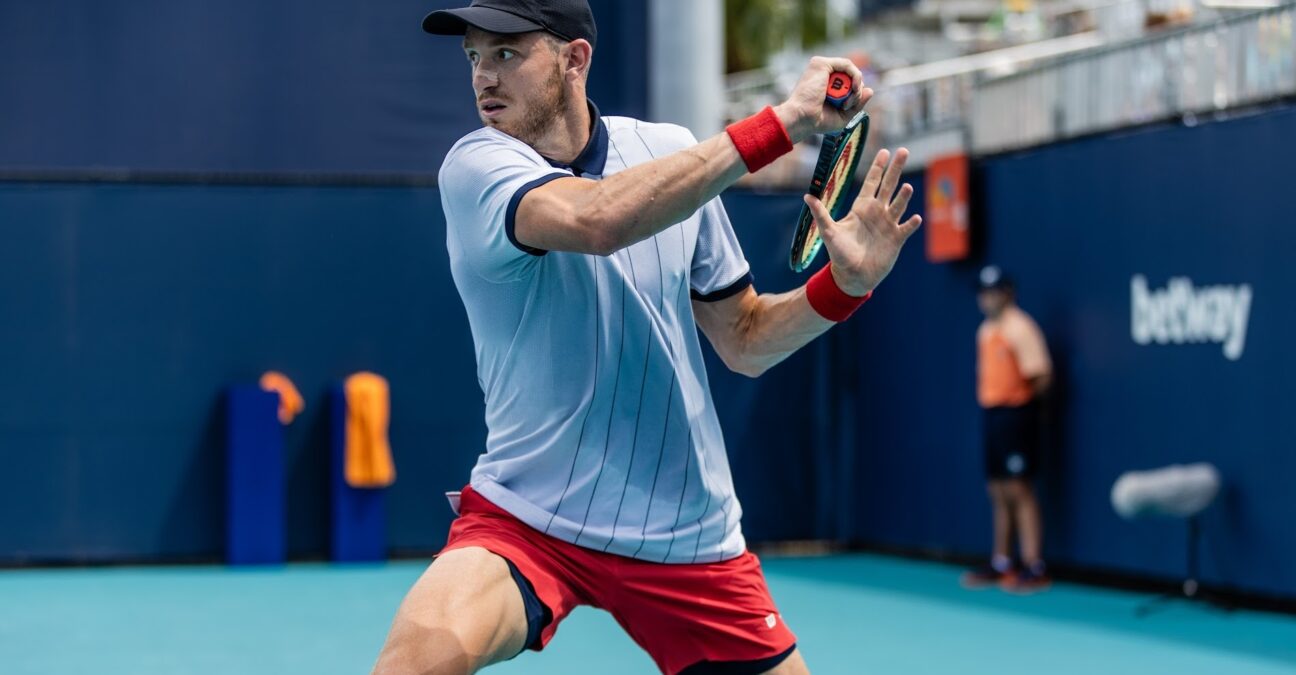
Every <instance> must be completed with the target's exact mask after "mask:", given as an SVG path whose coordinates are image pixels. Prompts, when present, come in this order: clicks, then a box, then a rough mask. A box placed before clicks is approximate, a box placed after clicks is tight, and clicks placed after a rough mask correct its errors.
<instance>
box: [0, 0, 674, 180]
mask: <svg viewBox="0 0 1296 675" xmlns="http://www.w3.org/2000/svg"><path fill="white" fill-rule="evenodd" d="M466 4H467V2H466V1H460V0H388V1H386V2H354V1H351V0H313V1H312V2H296V1H282V0H280V1H276V2H267V1H265V0H226V1H225V2H219V3H212V2H205V1H204V0H144V1H137V2H129V3H120V2H107V3H105V2H94V1H92V0H42V1H41V2H4V3H0V92H2V93H3V104H2V105H0V169H7V170H11V171H14V170H21V171H37V170H39V171H71V170H75V171H85V170H96V171H103V170H123V171H126V170H129V171H133V172H177V171H178V172H205V173H211V172H253V173H285V172H286V173H298V172H304V173H312V174H374V173H379V174H389V173H399V174H414V175H419V176H428V177H431V176H435V174H436V171H437V168H438V167H439V166H440V163H441V158H442V157H444V156H445V153H446V151H447V150H449V149H450V146H451V145H452V144H453V143H454V141H456V140H457V139H458V138H459V137H460V136H462V135H463V134H465V133H467V132H468V131H471V130H472V129H474V128H476V127H477V126H479V123H478V122H477V118H476V113H475V110H474V105H473V95H472V89H471V83H470V78H469V70H468V64H467V61H466V60H465V59H464V56H463V52H462V50H461V48H460V41H459V39H458V38H453V37H434V36H430V35H427V34H425V33H424V32H423V31H422V29H421V28H420V27H419V23H420V21H421V20H422V18H423V15H424V14H425V13H427V12H428V11H430V10H432V9H442V8H446V7H458V6H463V5H466ZM591 4H592V6H593V8H594V10H595V12H596V18H597V20H598V21H599V24H600V36H601V40H600V47H599V49H598V56H597V58H596V61H595V67H594V70H593V72H592V74H591V81H590V93H591V96H593V97H594V99H595V100H597V101H598V102H599V103H600V104H601V105H602V106H603V109H604V113H605V114H631V115H639V116H642V115H643V114H644V113H645V112H646V111H647V108H648V104H647V91H648V80H647V36H646V35H645V31H644V30H643V26H644V25H646V20H645V18H644V16H643V15H644V14H645V12H646V11H647V10H646V7H647V4H646V3H645V2H644V1H643V0H634V1H632V2H626V1H625V0H618V1H616V2H613V0H601V1H596V2H593V3H591Z"/></svg>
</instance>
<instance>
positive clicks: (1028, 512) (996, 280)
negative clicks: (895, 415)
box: [963, 265, 1053, 592]
mask: <svg viewBox="0 0 1296 675" xmlns="http://www.w3.org/2000/svg"><path fill="white" fill-rule="evenodd" d="M979 281H980V284H979V290H978V293H977V304H978V305H980V307H981V311H982V313H984V314H985V317H986V318H985V321H983V322H982V323H981V327H980V328H979V329H978V330H977V402H978V403H980V405H981V408H982V409H983V411H984V424H983V430H982V433H983V443H984V449H985V469H986V477H987V480H988V484H987V492H988V493H989V495H990V503H991V505H992V506H993V510H994V554H993V556H992V557H991V559H990V564H989V565H987V566H985V567H983V568H980V569H977V570H973V571H970V572H968V573H967V574H965V575H964V576H963V582H964V585H966V586H969V587H982V586H988V585H992V584H999V585H1000V586H1001V587H1002V588H1004V589H1005V590H1012V591H1019V592H1029V591H1036V590H1042V589H1043V588H1045V587H1047V586H1048V583H1049V578H1048V573H1047V571H1046V570H1045V567H1044V559H1043V557H1042V556H1041V548H1042V545H1043V539H1044V532H1043V530H1044V528H1043V523H1042V520H1041V518H1040V507H1039V502H1038V501H1036V499H1035V490H1034V488H1033V487H1032V485H1031V479H1032V478H1033V477H1034V475H1035V471H1036V469H1037V468H1038V463H1039V441H1040V427H1039V420H1040V405H1039V399H1040V397H1041V396H1042V395H1043V394H1044V392H1045V391H1047V390H1048V388H1049V386H1050V385H1051V383H1052V379H1053V363H1052V361H1051V360H1050V359H1049V353H1048V345H1047V344H1046V343H1045V342H1044V334H1043V333H1042V332H1041V331H1040V329H1039V326H1038V325H1036V323H1035V321H1034V320H1033V319H1031V317H1030V316H1029V315H1028V314H1026V312H1024V311H1022V310H1021V308H1019V307H1018V306H1017V302H1016V292H1015V289H1014V286H1013V282H1012V280H1011V279H1009V278H1008V276H1007V275H1006V274H1004V273H1003V271H1002V270H1000V269H999V268H998V267H995V266H993V265H992V266H989V267H986V268H985V269H983V270H981V275H980V279H979ZM1014 530H1016V532H1017V537H1018V545H1019V547H1020V549H1021V563H1022V564H1021V566H1020V568H1016V567H1014V565H1013V559H1012V556H1011V550H1012V533H1013V531H1014Z"/></svg>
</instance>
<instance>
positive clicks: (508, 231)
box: [504, 173, 571, 256]
mask: <svg viewBox="0 0 1296 675" xmlns="http://www.w3.org/2000/svg"><path fill="white" fill-rule="evenodd" d="M559 178H571V174H568V173H551V174H549V175H548V176H541V177H540V178H537V179H535V180H533V181H531V182H530V183H527V184H526V185H523V186H522V187H520V188H518V189H517V192H514V193H513V196H512V197H511V198H509V203H508V210H506V211H505V212H504V234H505V235H507V236H508V240H509V242H510V243H512V244H513V245H514V246H516V247H517V249H518V250H519V251H522V252H523V253H526V254H529V255H534V256H541V255H544V254H546V253H548V251H546V250H544V249H542V248H535V247H532V246H527V245H526V244H523V243H522V242H520V241H518V240H517V210H518V205H519V204H521V203H522V198H523V197H525V196H526V194H527V193H528V192H530V191H532V190H534V189H536V188H538V187H540V186H541V185H546V184H548V183H550V182H552V181H555V180H558V179H559Z"/></svg>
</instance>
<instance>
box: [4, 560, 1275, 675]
mask: <svg viewBox="0 0 1296 675" xmlns="http://www.w3.org/2000/svg"><path fill="white" fill-rule="evenodd" d="M422 569H423V564H422V563H417V562H398V563H391V564H387V565H379V566H369V567H366V566H359V567H339V566H329V565H323V564H320V565H314V564H308V565H291V566H288V567H284V568H278V569H254V570H235V569H229V568H220V567H149V568H101V569H70V570H69V569H49V570H10V571H0V673H3V674H4V675H35V674H40V675H47V674H63V673H95V675H163V674H165V675H179V674H184V675H216V674H218V673H219V674H222V675H225V674H230V675H233V674H239V675H262V674H264V675H269V674H271V673H273V674H275V675H287V674H295V673H311V674H312V675H326V674H334V673H336V674H337V675H342V674H344V673H345V674H347V675H355V674H364V673H367V672H368V670H369V667H370V666H371V664H372V661H373V658H374V656H375V655H376V653H377V651H378V648H379V646H380V645H381V643H382V640H383V637H384V635H385V634H386V630H387V625H388V622H389V621H390V620H391V617H392V614H393V612H394V611H395V609H396V606H397V604H398V603H399V601H400V598H401V597H402V595H403V594H404V592H405V590H406V589H407V588H408V587H409V586H410V584H411V583H413V581H414V580H415V579H416V578H417V576H418V575H419V573H420V572H421V571H422ZM765 570H766V574H767V576H768V577H769V582H770V586H771V587H772V588H773V591H774V595H775V599H776V600H777V601H778V603H779V605H780V608H781V610H782V613H783V616H784V618H785V620H787V621H788V622H790V624H791V625H792V628H793V629H794V630H795V631H796V632H797V633H798V636H799V638H800V645H801V648H802V650H803V652H804V653H805V655H806V658H807V660H808V662H809V664H810V667H811V669H812V671H813V672H814V673H816V674H817V675H824V674H836V673H848V674H851V673H884V674H903V673H959V674H969V673H986V674H987V675H1012V674H1014V673H1032V674H1033V673H1041V674H1044V673H1047V674H1050V675H1064V674H1072V673H1074V674H1077V675H1078V674H1081V673H1083V674H1085V675H1094V674H1100V675H1118V674H1121V673H1131V674H1138V675H1153V674H1161V673H1174V674H1177V675H1192V674H1201V675H1207V674H1210V675H1250V674H1254V675H1261V674H1270V673H1272V674H1278V673H1289V674H1296V617H1290V616H1283V615H1271V614H1263V613H1253V612H1243V611H1239V612H1232V613H1224V612H1220V611H1216V610H1212V609H1209V608H1205V607H1198V606H1191V605H1188V604H1185V603H1171V604H1169V605H1167V606H1166V607H1164V608H1163V609H1162V610H1161V611H1159V612H1158V613H1155V614H1153V615H1151V616H1149V617H1146V618H1137V617H1136V616H1135V615H1134V610H1135V608H1136V607H1138V606H1139V604H1140V603H1142V602H1143V601H1144V600H1145V599H1146V598H1147V596H1142V595H1137V594H1128V593H1121V592H1114V591H1108V590H1101V589H1095V588H1089V587H1085V586H1075V585H1069V584H1057V585H1055V586H1054V587H1053V589H1052V590H1050V591H1048V592H1046V593H1042V594H1039V595H1034V596H1013V595H1008V594H1005V593H1001V592H999V591H997V590H986V591H965V590H963V589H961V588H960V587H959V585H958V575H959V570H958V569H956V568H953V567H949V566H946V565H938V564H931V563H921V562H913V561H907V560H897V559H892V558H885V557H878V556H870V555H843V556H832V557H822V558H769V559H766V560H765ZM486 672H488V673H499V674H500V675H508V674H513V675H559V674H562V675H569V674H578V673H617V674H619V675H620V674H626V675H633V674H637V673H644V674H651V673H654V672H656V671H655V670H654V668H653V667H652V664H651V662H650V661H649V660H648V658H647V657H646V656H645V655H644V654H643V653H641V652H640V651H639V650H638V648H637V647H635V645H634V644H633V643H632V642H631V641H630V639H629V638H627V637H626V636H625V635H624V634H622V633H621V632H620V629H619V628H618V627H617V626H616V624H615V623H614V622H613V621H612V619H611V617H609V616H608V615H607V614H604V613H602V612H599V611H597V610H592V609H579V610H577V611H576V612H575V613H574V614H573V615H572V616H571V617H570V618H569V619H568V620H567V621H566V622H565V623H564V624H563V626H562V628H561V629H560V630H559V632H558V636H557V638H555V640H554V642H553V643H552V645H551V646H550V647H549V649H547V650H546V651H545V652H544V653H542V654H535V653H530V652H528V653H526V654H524V655H522V656H521V657H519V658H518V659H515V660H513V661H511V662H509V663H506V664H503V665H500V666H497V667H495V668H493V669H489V670H487V671H486Z"/></svg>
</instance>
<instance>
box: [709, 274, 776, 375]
mask: <svg viewBox="0 0 1296 675" xmlns="http://www.w3.org/2000/svg"><path fill="white" fill-rule="evenodd" d="M759 302H760V296H759V295H758V294H757V293H756V288H755V287H754V286H752V285H751V284H750V283H749V284H748V285H747V286H746V287H745V288H743V289H742V290H740V291H738V292H737V293H734V294H732V295H730V296H728V297H725V298H721V299H718V300H701V299H697V298H695V299H694V300H693V317H694V320H696V321H697V325H698V328H701V329H702V334H703V335H705V336H706V338H707V340H708V341H709V342H710V343H711V346H712V347H714V348H715V350H716V353H717V354H719V355H720V358H721V359H722V360H724V362H725V364H727V365H729V367H730V368H733V367H734V365H735V364H736V360H737V358H738V356H739V355H740V354H742V347H743V343H742V341H743V336H744V335H746V328H747V325H748V324H749V322H750V319H751V317H752V316H753V315H754V313H755V310H756V305H757V304H758V303H759Z"/></svg>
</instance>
